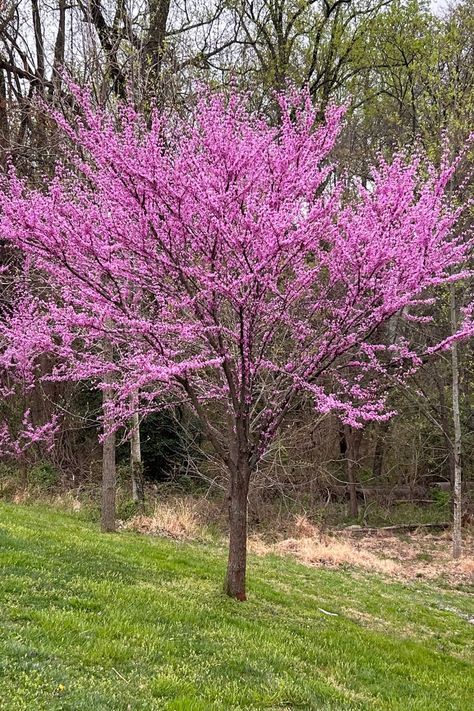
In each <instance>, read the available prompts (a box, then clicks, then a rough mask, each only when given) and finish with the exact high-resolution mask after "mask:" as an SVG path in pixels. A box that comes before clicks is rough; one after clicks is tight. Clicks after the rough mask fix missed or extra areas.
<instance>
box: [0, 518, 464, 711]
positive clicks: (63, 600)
mask: <svg viewBox="0 0 474 711" xmlns="http://www.w3.org/2000/svg"><path fill="white" fill-rule="evenodd" d="M0 561H1V578H0V709H2V710H3V709H6V710H8V711H16V710H18V709H28V710H30V709H31V711H40V710H43V709H44V710H45V711H46V710H47V711H54V710H55V709H64V710H72V709H77V710H79V709H84V710H85V711H102V710H104V711H105V710H107V711H115V710H117V711H118V710H120V709H124V710H125V709H132V710H134V711H135V710H138V709H143V710H144V711H152V710H153V709H159V710H161V709H163V710H168V709H172V710H175V711H179V710H182V711H201V710H202V711H214V710H217V709H221V710H223V711H227V710H232V709H273V710H274V711H276V710H280V711H282V710H283V709H318V710H319V709H321V710H329V709H333V710H341V711H342V710H346V709H347V710H349V709H364V710H365V709H367V710H370V709H374V710H375V709H380V710H381V709H398V710H400V711H409V710H410V709H417V710H419V711H429V710H431V709H433V710H435V711H444V710H446V711H448V709H449V711H454V710H461V709H462V710H466V711H467V710H470V709H472V708H473V699H474V674H473V665H472V662H473V658H474V648H473V646H474V645H473V636H474V625H472V624H471V623H470V622H469V617H472V616H474V599H473V598H474V596H473V595H469V593H468V591H462V590H449V589H446V588H444V587H442V586H441V584H439V585H435V584H433V583H430V584H426V583H417V584H416V585H415V584H401V583H397V582H387V581H386V580H383V579H381V578H379V577H376V576H370V575H367V574H361V573H358V572H354V571H350V570H338V571H334V570H323V569H319V570H318V569H310V568H306V567H304V566H302V565H298V564H297V563H295V562H293V561H291V560H289V559H282V558H276V557H274V558H273V557H268V558H253V557H252V558H251V559H250V580H249V601H248V602H247V603H244V604H242V603H237V602H234V601H232V600H229V599H227V598H225V597H224V596H223V595H221V594H220V593H219V587H220V583H221V578H222V576H223V573H224V565H225V552H224V551H223V550H222V549H221V548H219V547H218V546H213V545H204V544H185V543H175V542H172V541H168V540H158V539H147V538H144V537H139V536H137V535H134V534H116V535H105V536H104V535H101V534H99V532H98V530H97V527H96V525H95V524H93V523H88V522H84V521H81V520H80V519H78V518H77V517H74V516H73V515H68V514H61V513H58V512H55V511H52V510H48V509H46V508H40V507H34V506H31V507H29V506H28V507H20V506H14V505H11V504H0ZM321 609H323V610H326V611H328V612H332V613H336V615H337V616H329V615H327V614H325V613H324V612H321Z"/></svg>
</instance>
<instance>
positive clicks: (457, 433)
mask: <svg viewBox="0 0 474 711" xmlns="http://www.w3.org/2000/svg"><path fill="white" fill-rule="evenodd" d="M451 328H452V332H453V334H454V333H455V332H456V330H457V310H456V291H455V285H454V284H451ZM451 364H452V371H453V373H452V396H453V425H454V453H453V454H454V482H453V558H459V557H460V556H461V553H462V466H461V415H460V409H459V362H458V347H457V343H456V341H453V344H452V346H451Z"/></svg>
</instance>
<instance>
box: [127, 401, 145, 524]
mask: <svg viewBox="0 0 474 711" xmlns="http://www.w3.org/2000/svg"><path fill="white" fill-rule="evenodd" d="M130 468H131V470H132V498H133V500H134V502H135V503H136V504H138V506H139V508H140V511H143V509H144V507H145V487H144V481H143V463H142V452H141V446H140V418H139V415H138V412H134V413H133V415H132V432H131V437H130Z"/></svg>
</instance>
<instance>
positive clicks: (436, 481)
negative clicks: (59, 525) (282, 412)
mask: <svg viewBox="0 0 474 711" xmlns="http://www.w3.org/2000/svg"><path fill="white" fill-rule="evenodd" d="M65 70H66V71H67V72H68V74H70V75H71V76H72V77H73V79H74V80H75V81H76V82H77V83H78V84H80V85H82V86H85V87H87V88H88V89H89V90H91V91H92V92H93V94H94V97H95V99H96V100H97V102H99V103H100V104H102V105H107V106H108V107H109V108H110V109H111V110H112V111H113V110H114V109H115V107H116V106H117V102H118V100H119V99H120V98H123V97H124V96H128V97H129V98H131V99H132V100H133V102H134V104H135V105H136V106H137V107H138V108H139V109H140V110H142V111H144V112H145V113H147V112H149V111H150V108H151V107H152V106H153V105H155V104H156V105H158V106H159V107H160V108H164V109H166V108H167V107H170V108H171V107H172V108H174V109H178V110H179V111H182V112H186V111H187V109H188V107H189V106H190V105H191V104H192V102H193V98H194V96H195V94H196V91H197V90H198V88H199V86H200V84H202V83H203V82H205V83H208V84H209V83H210V84H211V85H212V86H215V87H216V88H221V89H223V90H228V89H229V87H231V88H233V89H244V90H246V91H248V92H249V95H250V96H251V100H252V103H253V104H254V105H255V108H258V109H259V110H260V111H263V112H264V113H265V114H267V115H268V117H269V118H270V119H271V120H274V121H278V110H277V103H276V102H275V100H274V92H275V91H281V90H283V89H284V88H285V87H286V86H287V85H288V84H292V85H296V86H297V87H303V86H308V87H309V90H310V93H311V97H312V100H313V101H314V104H315V106H317V107H318V109H319V110H320V112H321V116H322V115H323V112H324V110H325V108H326V107H327V106H328V104H330V103H331V102H338V103H341V102H347V103H348V106H349V110H348V112H347V115H346V119H345V124H344V129H343V134H342V138H341V140H340V141H339V144H338V147H337V148H336V154H337V155H336V158H337V163H338V164H339V165H340V166H342V167H343V169H344V171H346V172H348V173H349V175H351V176H359V177H360V178H361V179H362V180H364V179H366V178H367V175H368V170H369V166H370V165H371V163H372V162H373V161H374V159H375V158H376V156H377V155H378V154H379V153H382V154H383V155H385V156H387V157H390V156H391V155H392V154H393V153H394V152H395V151H396V150H398V149H400V148H404V149H406V150H408V151H409V152H413V151H415V150H416V149H417V148H418V147H422V148H423V149H424V150H426V151H427V152H428V154H429V155H430V157H431V158H432V159H433V160H434V161H436V160H437V159H438V158H439V156H440V154H441V151H442V148H443V143H444V142H446V141H447V140H449V147H450V150H452V152H453V153H455V152H457V151H458V150H459V149H460V148H461V147H463V146H464V144H465V142H466V140H467V137H468V135H469V133H470V132H471V130H472V126H473V120H472V119H473V113H474V2H473V0H463V2H460V3H457V4H456V5H453V6H451V7H447V8H446V9H444V10H441V9H439V8H438V9H436V10H433V9H432V8H431V7H430V5H429V4H428V3H425V2H418V1H416V0H414V1H411V0H410V1H408V2H404V1H402V2H399V1H398V0H384V1H378V0H335V2H330V1H328V2H327V1H326V0H318V2H313V1H312V0H256V1H251V0H249V1H247V0H241V1H239V0H223V1H220V0H218V1H215V2H206V3H204V2H200V1H199V0H193V1H190V2H188V1H187V0H178V1H176V2H175V1H173V0H151V1H149V2H148V1H147V0H143V2H142V1H141V0H138V1H137V2H134V1H133V0H118V2H115V1H113V0H106V1H104V2H100V0H90V1H88V0H85V1H84V2H82V1H81V0H79V1H78V2H76V1H75V0H72V1H71V2H66V0H51V2H49V0H48V1H43V0H19V1H17V2H10V0H6V2H3V3H2V4H1V6H0V170H2V171H7V170H8V167H9V164H10V162H11V163H12V164H13V165H14V166H15V168H16V170H17V171H18V172H19V173H20V174H22V175H25V176H27V177H28V180H29V181H31V184H32V185H33V186H41V184H42V182H43V181H44V180H47V177H48V175H52V172H53V167H54V163H55V159H56V157H57V155H58V153H59V152H60V151H61V150H62V148H63V147H64V146H63V145H62V143H61V142H62V141H64V138H63V137H62V136H61V135H59V133H58V132H57V129H56V127H55V126H54V124H53V122H52V121H51V120H50V119H49V118H48V117H47V116H46V114H45V112H44V111H43V110H42V108H41V102H38V99H41V101H43V102H47V103H49V104H53V105H55V106H56V107H59V108H60V110H62V111H63V112H65V113H66V114H68V113H70V112H71V111H73V108H72V106H73V105H72V102H71V100H70V97H69V95H68V91H67V87H66V86H65V84H64V81H63V72H64V71H65ZM461 177H462V179H463V181H464V182H463V198H465V200H466V201H467V200H469V199H470V198H471V197H472V190H473V182H472V180H471V178H470V177H469V175H467V176H466V175H465V176H461ZM465 219H466V220H467V221H469V220H470V217H469V213H467V217H466V218H465ZM463 227H465V228H469V225H464V226H463ZM12 258H13V257H12V255H11V254H10V253H9V252H8V250H7V249H6V248H4V247H2V254H1V259H2V261H4V262H7V261H8V260H10V259H12ZM5 288H6V287H5ZM0 298H7V296H6V295H4V296H2V295H1V294H0ZM471 301H472V296H471V294H470V285H469V284H466V283H463V286H462V287H461V286H458V287H456V292H453V293H451V294H450V293H449V292H448V291H447V292H446V295H445V299H444V301H443V303H442V305H441V307H440V308H438V307H437V311H436V313H434V314H433V316H434V324H432V325H431V326H430V328H429V329H426V328H423V325H420V324H417V323H412V324H409V325H407V324H404V325H403V326H401V325H397V324H396V323H395V324H393V325H392V328H393V329H397V328H398V327H400V328H402V327H403V328H404V329H406V328H410V329H412V330H413V333H412V334H411V336H412V338H415V339H416V341H417V342H418V343H419V344H420V345H421V346H429V345H430V342H432V343H435V342H437V341H440V340H442V339H443V338H446V337H448V336H449V335H450V333H452V331H453V329H454V327H455V325H456V321H457V320H458V318H459V313H460V310H461V309H462V307H463V305H464V304H467V303H469V302H471ZM387 337H389V338H390V337H393V334H388V336H387ZM456 355H457V358H454V359H453V357H452V354H451V352H449V351H446V352H444V353H443V354H441V355H439V356H438V357H437V358H436V359H433V360H430V361H429V362H427V363H426V364H425V366H424V367H423V368H422V369H421V370H420V371H419V372H418V374H417V375H416V377H415V378H414V379H413V380H412V382H411V383H410V384H409V387H408V386H407V387H406V388H400V387H399V386H395V385H394V387H393V391H392V392H391V394H390V399H391V406H392V407H393V408H394V409H395V410H397V412H398V414H397V415H396V416H395V417H394V418H393V419H392V420H390V421H387V422H384V423H374V424H373V425H368V426H366V427H364V428H363V429H359V430H354V429H352V428H350V427H348V426H343V425H342V424H341V423H340V422H339V421H338V420H337V419H336V418H335V417H334V416H329V415H328V416H324V417H322V416H319V415H316V414H315V413H314V411H313V410H312V409H311V407H310V406H307V407H301V408H300V409H299V410H298V411H293V413H292V415H291V417H290V418H288V420H287V421H286V422H285V424H284V426H283V427H282V429H281V431H280V433H279V435H278V437H277V439H276V442H275V444H274V445H273V447H272V449H271V451H270V452H269V453H268V454H267V455H266V457H265V461H264V463H263V465H262V466H261V467H260V469H259V472H258V474H257V475H256V476H255V478H254V481H253V486H252V491H251V521H252V522H253V523H254V524H258V523H259V522H260V521H261V520H263V519H264V518H269V517H268V512H267V510H266V507H267V505H269V506H270V507H275V506H278V507H280V508H281V507H283V508H284V509H288V510H292V511H295V510H296V511H305V512H306V513H308V514H309V515H310V516H312V517H313V518H314V519H315V520H317V521H319V520H321V519H324V520H326V519H327V520H329V521H330V522H336V523H341V522H342V521H349V522H350V521H358V522H369V523H370V522H375V523H380V522H384V521H387V522H397V521H402V520H403V521H408V522H412V521H413V520H415V521H436V522H439V521H443V520H449V517H450V512H449V509H450V498H451V496H450V491H451V485H452V482H453V477H454V468H455V439H456V438H455V429H454V423H455V418H454V415H455V412H454V411H453V388H454V389H455V390H456V391H457V390H458V391H459V403H460V406H459V415H460V425H461V437H462V465H463V480H464V484H463V487H464V494H463V495H464V507H463V508H464V521H465V523H469V520H470V518H469V517H470V506H471V503H470V495H469V492H470V490H471V482H472V477H473V464H472V462H473V449H474V436H473V435H474V419H473V411H472V407H471V404H472V401H473V397H474V394H473V387H474V360H473V345H472V343H470V342H464V343H462V344H460V345H459V346H458V347H457V352H456ZM50 367H51V363H49V362H48V361H47V359H46V358H45V359H44V362H43V363H42V364H41V369H42V371H43V372H47V370H48V368H50ZM40 375H41V372H40V371H39V375H38V386H37V387H36V388H35V389H34V390H33V391H31V390H29V391H28V392H26V391H25V393H24V394H23V395H22V394H21V393H19V395H18V398H17V400H16V401H15V402H13V403H9V404H8V406H7V405H6V404H3V405H0V407H2V408H3V410H4V411H3V412H2V415H3V416H4V417H5V416H6V417H7V418H8V419H9V420H10V422H13V423H14V422H16V421H18V424H19V425H20V422H21V416H22V413H23V412H24V410H25V407H26V406H29V407H30V409H31V413H32V419H33V423H34V424H35V425H37V426H40V425H41V424H42V423H43V422H47V421H48V420H49V418H50V416H51V413H52V411H53V408H54V407H55V405H56V404H57V403H60V407H61V409H62V411H63V413H64V415H65V416H64V417H63V419H62V425H61V432H60V436H59V439H58V441H57V443H56V446H55V448H54V449H53V450H51V451H49V450H47V448H46V446H43V445H42V444H37V445H35V447H33V448H30V449H29V450H28V451H27V452H25V454H24V457H23V461H22V462H21V463H20V467H18V462H11V461H9V460H8V459H4V460H3V463H2V465H1V466H2V469H1V471H0V491H1V492H2V493H3V494H4V495H9V496H10V495H15V493H17V492H18V491H19V490H20V489H24V488H25V487H26V488H27V487H39V488H44V489H50V490H56V491H62V492H64V491H68V490H71V491H74V492H77V491H79V492H84V493H91V495H92V496H93V495H94V492H95V491H96V490H97V489H98V487H99V486H100V476H101V475H100V471H101V460H102V452H101V446H100V444H99V440H98V433H99V425H98V416H99V414H100V407H101V401H100V394H99V393H98V392H97V391H96V390H95V389H94V388H93V387H92V386H91V387H88V386H87V384H82V385H80V386H79V385H74V386H72V385H62V384H60V383H50V384H48V385H46V384H45V383H44V382H42V383H41V384H40V383H39V380H40ZM6 408H8V409H6ZM137 429H138V427H135V435H136V434H137ZM139 429H140V442H139V441H138V439H137V437H136V436H135V442H134V446H132V452H133V457H132V462H130V449H131V448H130V442H129V441H128V439H126V438H125V437H124V438H123V439H122V438H121V436H120V434H121V433H118V435H117V450H116V454H117V465H118V469H119V480H120V482H121V503H120V507H119V516H121V517H122V518H126V517H127V516H129V515H131V514H132V513H135V512H136V510H137V507H140V505H141V503H140V499H141V495H140V489H141V486H140V485H139V486H138V487H137V485H135V487H134V490H133V492H132V485H131V481H132V477H131V470H133V471H134V478H135V484H137V481H138V480H141V478H142V469H143V476H144V482H145V489H146V491H147V498H148V500H150V499H153V498H154V497H155V496H156V494H157V492H158V491H159V493H160V495H162V492H163V489H164V488H165V489H166V488H168V489H169V490H173V491H178V492H183V493H190V492H191V493H193V492H194V493H196V495H197V494H201V493H206V494H207V495H208V496H211V497H212V496H214V495H215V497H216V500H219V498H220V495H221V493H222V492H224V491H225V488H226V482H225V472H223V471H222V470H221V468H220V466H219V464H218V463H217V461H216V460H215V459H214V456H213V454H212V449H211V447H210V446H209V444H208V443H207V442H206V440H205V437H204V435H203V433H202V431H201V430H200V428H199V424H198V422H197V421H196V420H195V419H194V418H193V416H192V415H190V413H188V412H187V411H185V410H181V409H177V410H175V411H170V410H166V411H163V412H162V413H159V414H156V415H152V416H149V417H147V418H145V419H144V420H143V421H142V422H141V423H140V426H139ZM456 441H457V443H458V445H459V437H458V438H457V440H456ZM132 445H133V439H132Z"/></svg>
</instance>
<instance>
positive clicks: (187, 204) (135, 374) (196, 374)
mask: <svg viewBox="0 0 474 711" xmlns="http://www.w3.org/2000/svg"><path fill="white" fill-rule="evenodd" d="M73 91H74V93H75V97H76V100H77V102H78V105H79V107H80V112H81V113H80V116H81V117H80V118H78V119H76V120H75V121H73V122H68V121H66V120H65V119H64V118H63V117H62V116H60V115H56V116H55V118H56V120H57V122H58V124H59V125H60V127H61V128H62V129H63V130H64V132H65V133H66V134H67V136H68V137H69V139H70V141H71V145H72V150H71V152H70V155H69V157H68V160H67V162H66V161H65V162H64V163H63V164H62V165H61V166H59V168H58V173H57V177H56V179H55V180H54V181H53V182H52V184H51V185H50V186H49V187H48V188H47V189H46V190H45V191H43V192H41V191H31V190H28V189H27V187H26V186H25V184H24V183H22V182H21V181H20V180H19V179H18V178H17V177H15V176H14V175H11V176H10V178H9V185H8V186H7V190H6V192H5V197H4V198H3V200H2V205H1V208H2V217H1V219H0V226H1V234H2V237H3V238H6V239H8V240H10V242H11V243H12V244H13V245H15V246H16V247H18V248H20V250H21V251H22V252H23V253H24V255H25V259H26V261H27V263H28V266H29V267H32V268H33V269H34V271H35V274H37V275H44V278H45V280H46V281H47V283H48V285H49V289H50V292H49V293H50V296H49V297H48V299H43V302H42V305H41V309H42V313H43V314H45V315H46V318H47V321H48V324H49V325H48V328H50V329H51V333H52V334H53V336H52V338H51V348H53V349H54V351H55V354H56V362H57V366H56V368H55V371H54V373H53V374H52V376H50V377H56V378H76V379H80V378H89V379H90V378H95V379H97V380H98V381H99V382H102V383H103V382H106V383H107V388H108V389H112V390H113V397H111V398H109V399H108V401H107V403H108V405H107V407H108V412H107V421H108V422H109V423H110V422H112V421H113V422H114V423H115V426H116V425H118V424H120V423H124V422H126V421H128V420H129V418H130V416H131V414H132V412H131V406H130V402H131V401H134V402H136V397H131V396H133V395H134V394H135V395H136V393H137V392H139V404H138V406H139V408H140V411H141V412H142V413H146V412H149V411H152V410H154V409H156V408H157V407H163V403H173V402H178V401H179V402H186V403H187V404H188V405H190V406H191V407H192V408H193V409H194V411H195V412H196V413H197V415H198V416H199V418H200V421H201V423H202V427H203V430H204V432H205V434H206V436H207V438H208V439H209V440H210V442H211V443H212V445H213V447H214V449H215V451H216V453H217V454H218V456H219V457H220V459H221V461H222V463H223V465H225V467H226V469H227V471H228V477H229V524H230V543H229V558H228V568H227V575H226V582H225V589H226V591H227V593H228V594H229V595H231V596H233V597H236V598H238V599H242V600H243V599H245V572H246V531H247V496H248V490H249V482H250V478H251V474H252V472H254V471H255V470H256V469H257V467H258V466H259V462H260V461H261V458H262V456H263V455H264V454H265V452H266V451H267V450H268V448H269V446H270V445H271V443H272V440H273V438H274V435H275V433H276V432H277V430H278V428H279V426H280V425H281V423H282V421H283V420H284V418H285V417H286V416H287V414H288V413H289V411H290V409H291V408H292V407H294V406H295V404H296V403H297V402H298V399H299V398H302V397H304V398H310V399H311V400H312V402H313V403H314V407H315V409H316V410H317V411H319V412H321V413H325V412H330V411H333V412H337V414H338V415H339V417H340V418H341V419H342V421H343V422H345V423H347V424H350V425H353V426H359V425H360V424H361V423H363V422H364V421H370V420H383V419H385V418H387V417H389V416H390V414H391V413H389V412H386V410H385V398H384V395H383V382H384V379H385V378H386V377H387V375H389V374H390V376H391V377H393V376H397V375H398V376H401V374H402V373H406V372H410V371H412V370H413V369H414V368H416V367H417V365H419V363H420V360H419V355H417V354H416V353H415V352H414V351H413V349H412V348H411V346H410V344H409V343H408V342H406V341H404V340H403V339H398V340H397V343H395V344H393V343H392V344H391V345H383V343H380V342H379V340H378V338H377V334H378V333H379V330H380V327H381V326H382V325H383V324H384V323H385V322H386V321H387V320H389V319H390V318H391V317H392V316H393V315H394V314H395V313H397V312H398V313H399V312H401V313H402V314H403V317H404V318H421V319H422V320H423V319H424V318H425V316H424V315H423V309H424V308H425V307H426V304H427V303H432V301H431V300H429V299H427V297H426V290H427V289H431V287H436V286H440V285H443V284H445V283H447V282H448V281H450V280H452V279H454V278H459V276H460V274H461V265H462V264H463V262H464V260H465V258H466V255H467V252H468V249H469V244H468V243H466V242H463V240H462V239H461V238H457V239H455V238H453V237H451V236H450V234H451V233H450V230H451V227H452V225H453V223H454V222H455V220H456V219H457V216H458V212H457V211H456V210H455V209H453V208H451V207H450V205H449V202H448V200H447V199H446V186H447V184H448V182H449V180H450V178H451V176H452V173H453V171H454V170H455V167H456V166H455V164H453V165H448V164H444V165H443V166H442V168H441V170H440V171H436V170H435V169H434V168H433V167H432V166H430V165H429V164H428V163H427V162H426V161H424V160H423V159H422V158H421V157H418V158H415V159H414V160H411V161H409V160H406V159H404V158H403V157H402V156H399V157H397V158H396V159H395V160H394V161H393V162H392V163H391V164H388V163H386V162H384V161H383V160H381V161H380V164H379V166H378V167H377V168H375V169H374V170H373V173H372V179H371V181H370V184H369V187H367V188H364V187H363V186H362V185H349V184H348V183H347V181H345V180H341V179H339V180H337V179H336V178H335V173H334V171H333V167H332V166H331V164H330V163H329V160H328V156H329V154H330V152H331V149H332V147H333V145H334V143H335V141H336V140H337V136H338V133H339V130H340V124H341V118H342V114H343V109H341V108H336V107H332V108H330V109H329V110H328V112H327V114H326V121H325V124H324V125H323V126H319V127H316V128H315V125H316V121H315V119H316V112H315V110H314V109H313V108H312V106H311V104H310V102H309V100H308V99H307V97H306V96H305V95H303V96H301V95H300V96H292V97H289V98H286V99H285V98H282V99H281V116H282V119H281V125H279V126H278V127H274V126H271V125H268V123H266V122H265V121H264V120H262V119H261V118H259V117H258V116H255V115H251V114H249V113H248V111H247V110H246V106H245V99H244V98H242V97H239V96H237V97H232V98H231V99H229V100H226V99H225V98H223V97H222V96H212V95H204V96H203V97H202V98H201V100H200V101H199V102H198V104H197V106H196V107H195V109H194V110H193V111H192V112H191V113H190V114H189V115H188V116H186V117H185V118H179V117H177V116H172V117H168V119H166V117H163V116H160V115H158V114H157V113H156V114H155V115H154V116H153V119H152V121H151V124H150V125H147V124H146V123H145V122H144V120H143V119H142V118H141V117H140V116H139V115H137V114H136V113H135V112H134V111H133V110H132V109H131V108H130V107H125V108H123V109H122V110H121V114H120V121H119V126H118V127H117V124H116V122H114V120H113V119H112V118H111V117H110V116H108V115H106V114H105V113H102V112H101V111H99V110H96V109H95V108H93V107H92V106H91V104H90V103H89V100H88V98H87V97H86V96H85V95H84V94H83V93H82V92H81V91H80V90H79V89H77V88H74V87H73ZM453 272H456V276H455V277H454V276H452V274H453ZM37 278H38V277H37ZM430 294H431V291H430ZM430 299H432V297H430ZM420 310H421V315H420V316H417V315H416V314H417V312H420ZM104 344H107V347H104ZM111 354H112V355H111ZM381 393H382V394H381ZM109 426H111V425H110V424H109Z"/></svg>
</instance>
